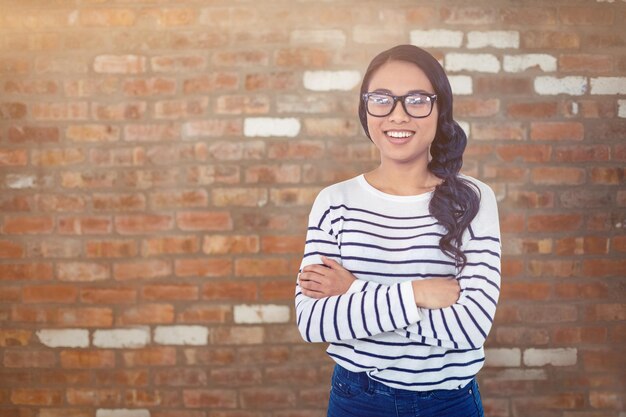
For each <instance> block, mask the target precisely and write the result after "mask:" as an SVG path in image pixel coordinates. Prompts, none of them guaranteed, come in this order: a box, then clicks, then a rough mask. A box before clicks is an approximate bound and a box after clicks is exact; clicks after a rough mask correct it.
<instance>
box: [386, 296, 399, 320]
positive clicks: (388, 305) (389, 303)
mask: <svg viewBox="0 0 626 417" xmlns="http://www.w3.org/2000/svg"><path fill="white" fill-rule="evenodd" d="M389 291H390V289H389V288H388V289H387V291H386V293H385V295H386V296H387V308H388V311H389V318H390V319H391V325H392V326H393V328H394V329H397V328H398V326H397V325H396V321H395V320H394V319H393V314H391V301H389Z"/></svg>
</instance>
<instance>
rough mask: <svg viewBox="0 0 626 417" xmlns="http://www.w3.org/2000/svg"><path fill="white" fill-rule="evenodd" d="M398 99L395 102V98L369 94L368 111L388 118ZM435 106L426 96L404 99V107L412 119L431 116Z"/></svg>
mask: <svg viewBox="0 0 626 417" xmlns="http://www.w3.org/2000/svg"><path fill="white" fill-rule="evenodd" d="M397 99H401V97H397V98H396V100H394V97H393V96H389V95H386V94H368V96H367V111H368V113H370V114H371V115H373V116H379V117H382V116H387V115H389V114H391V112H392V111H393V109H394V108H395V106H396V103H397V101H400V100H397ZM432 106H433V100H432V99H431V98H430V97H429V96H427V95H424V94H412V95H409V96H406V97H404V101H403V107H404V110H405V111H406V112H407V113H408V114H409V115H410V116H412V117H426V116H428V115H429V114H430V112H431V109H432Z"/></svg>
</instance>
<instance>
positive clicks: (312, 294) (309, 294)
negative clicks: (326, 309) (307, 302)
mask: <svg viewBox="0 0 626 417" xmlns="http://www.w3.org/2000/svg"><path fill="white" fill-rule="evenodd" d="M302 294H304V295H305V296H307V297H310V298H324V294H322V293H321V292H319V291H312V290H307V289H303V290H302Z"/></svg>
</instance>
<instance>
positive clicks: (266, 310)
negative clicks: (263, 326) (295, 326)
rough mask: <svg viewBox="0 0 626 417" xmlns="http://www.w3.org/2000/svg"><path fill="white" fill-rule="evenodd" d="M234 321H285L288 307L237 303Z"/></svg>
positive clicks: (246, 322) (242, 322) (240, 322)
mask: <svg viewBox="0 0 626 417" xmlns="http://www.w3.org/2000/svg"><path fill="white" fill-rule="evenodd" d="M234 315H235V323H239V324H252V323H287V322H288V321H289V307H287V306H279V305H271V304H268V305H238V306H235V310H234Z"/></svg>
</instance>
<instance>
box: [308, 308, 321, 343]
mask: <svg viewBox="0 0 626 417" xmlns="http://www.w3.org/2000/svg"><path fill="white" fill-rule="evenodd" d="M319 301H320V300H315V302H313V305H312V306H311V313H310V314H309V321H308V322H307V325H306V340H308V341H309V342H310V341H311V336H310V334H309V332H310V330H311V319H312V318H313V312H314V311H315V306H316V305H317V303H318V302H319Z"/></svg>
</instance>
